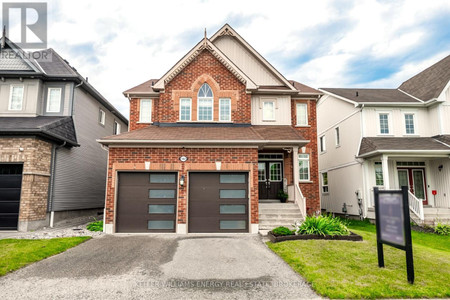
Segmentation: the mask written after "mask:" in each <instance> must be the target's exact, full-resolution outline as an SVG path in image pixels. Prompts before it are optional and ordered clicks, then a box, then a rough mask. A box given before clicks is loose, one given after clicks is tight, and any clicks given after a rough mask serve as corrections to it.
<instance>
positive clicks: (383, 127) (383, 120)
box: [378, 113, 390, 134]
mask: <svg viewBox="0 0 450 300" xmlns="http://www.w3.org/2000/svg"><path fill="white" fill-rule="evenodd" d="M378 120H379V122H380V134H389V133H390V131H389V113H379V114H378Z"/></svg>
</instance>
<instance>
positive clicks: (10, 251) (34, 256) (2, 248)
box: [0, 236, 91, 276]
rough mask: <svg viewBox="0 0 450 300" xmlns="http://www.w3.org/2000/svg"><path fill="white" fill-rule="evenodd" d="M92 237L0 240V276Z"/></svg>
mask: <svg viewBox="0 0 450 300" xmlns="http://www.w3.org/2000/svg"><path fill="white" fill-rule="evenodd" d="M90 238H91V237H86V236H82V237H70V238H56V239H46V240H22V239H4V240H0V276H3V275H5V274H6V273H8V272H12V271H14V270H17V269H19V268H22V267H24V266H26V265H28V264H31V263H33V262H36V261H39V260H42V259H44V258H47V257H49V256H52V255H55V254H58V253H61V252H64V251H66V250H67V249H69V248H72V247H74V246H76V245H78V244H80V243H82V242H84V241H86V240H88V239H90Z"/></svg>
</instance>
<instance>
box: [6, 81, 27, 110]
mask: <svg viewBox="0 0 450 300" xmlns="http://www.w3.org/2000/svg"><path fill="white" fill-rule="evenodd" d="M15 87H21V88H22V102H21V103H20V109H12V108H11V104H12V94H13V88H15ZM24 96H25V86H24V85H23V84H11V86H10V87H9V103H8V110H12V111H22V110H23V101H24Z"/></svg>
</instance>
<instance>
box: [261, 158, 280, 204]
mask: <svg viewBox="0 0 450 300" xmlns="http://www.w3.org/2000/svg"><path fill="white" fill-rule="evenodd" d="M258 182H259V199H278V192H279V191H280V190H282V189H283V161H260V162H258Z"/></svg>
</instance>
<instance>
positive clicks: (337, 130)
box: [334, 126, 341, 148]
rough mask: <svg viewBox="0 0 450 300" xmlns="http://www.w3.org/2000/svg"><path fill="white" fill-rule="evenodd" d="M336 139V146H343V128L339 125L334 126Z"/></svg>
mask: <svg viewBox="0 0 450 300" xmlns="http://www.w3.org/2000/svg"><path fill="white" fill-rule="evenodd" d="M334 140H335V144H336V148H337V147H340V146H341V129H340V127H339V126H337V127H334Z"/></svg>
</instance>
